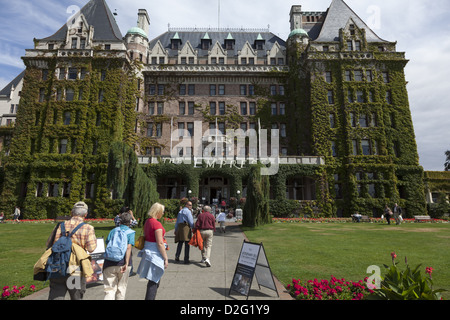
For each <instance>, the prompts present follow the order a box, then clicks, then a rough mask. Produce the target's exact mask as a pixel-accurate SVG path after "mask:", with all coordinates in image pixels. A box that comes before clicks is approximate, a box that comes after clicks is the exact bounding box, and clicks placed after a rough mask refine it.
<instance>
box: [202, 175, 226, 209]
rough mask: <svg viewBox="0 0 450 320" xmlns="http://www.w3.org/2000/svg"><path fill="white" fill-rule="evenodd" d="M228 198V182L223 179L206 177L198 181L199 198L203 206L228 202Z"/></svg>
mask: <svg viewBox="0 0 450 320" xmlns="http://www.w3.org/2000/svg"><path fill="white" fill-rule="evenodd" d="M229 197H230V189H229V181H228V179H227V178H224V177H206V178H203V179H201V180H200V184H199V198H200V201H201V202H202V203H203V204H218V203H220V202H221V201H222V200H225V201H227V202H228V198H229Z"/></svg>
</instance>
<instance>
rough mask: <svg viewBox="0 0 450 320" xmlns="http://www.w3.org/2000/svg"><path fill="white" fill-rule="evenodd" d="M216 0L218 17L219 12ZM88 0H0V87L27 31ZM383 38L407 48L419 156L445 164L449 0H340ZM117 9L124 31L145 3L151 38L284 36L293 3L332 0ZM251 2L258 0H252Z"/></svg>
mask: <svg viewBox="0 0 450 320" xmlns="http://www.w3.org/2000/svg"><path fill="white" fill-rule="evenodd" d="M219 1H220V19H219ZM87 2H88V0H33V1H31V0H14V1H11V0H0V30H2V32H1V33H0V88H3V87H4V86H5V85H6V84H7V83H8V82H10V81H11V80H12V79H13V78H14V77H15V76H17V75H18V74H19V73H20V72H21V71H22V70H23V69H24V66H23V62H22V60H21V58H20V57H22V56H23V55H24V54H25V49H31V48H33V38H44V37H47V36H49V35H52V34H53V33H54V32H55V31H57V30H58V29H59V28H60V27H61V26H62V25H63V24H64V23H65V22H66V20H67V19H68V18H69V17H70V16H71V15H72V14H73V13H75V12H73V10H75V9H79V8H81V7H83V6H84V5H85V4H86V3H87ZM345 2H346V3H347V4H348V5H349V6H350V7H351V8H352V9H353V10H354V11H355V12H356V13H357V14H358V15H359V16H360V17H361V18H362V19H363V20H364V21H365V22H366V23H367V24H368V25H369V26H370V27H371V28H372V29H373V30H374V31H375V33H377V34H378V35H379V36H380V37H381V38H383V39H385V40H388V41H397V50H398V51H402V52H406V58H407V59H408V60H410V61H409V63H408V65H407V66H406V69H405V72H406V80H407V81H408V87H407V88H408V92H409V101H410V108H411V113H412V118H413V123H414V129H415V133H416V141H417V145H418V150H419V157H420V164H421V165H422V166H423V167H424V169H425V170H436V171H440V170H443V168H444V166H443V164H444V161H445V155H444V153H445V151H446V150H450V137H449V136H450V121H449V119H450V103H449V99H448V96H447V94H448V92H449V91H450V81H449V79H450V78H449V75H448V74H449V71H450V32H449V30H450V22H449V21H450V20H449V19H448V16H450V1H448V0H433V1H425V0H393V1H386V0H367V1H366V0H346V1H345ZM107 3H108V5H109V7H110V9H111V10H112V11H113V12H114V11H116V10H117V13H118V15H117V18H116V20H117V23H118V25H119V27H120V29H121V31H122V34H125V33H126V31H127V30H128V29H129V28H131V27H133V26H135V25H136V20H137V11H138V9H140V8H145V9H147V11H148V13H149V15H150V20H151V25H150V38H155V37H156V36H158V35H160V34H162V33H164V32H165V31H167V28H168V25H170V26H171V27H217V26H219V21H220V27H233V28H236V27H244V28H267V27H268V26H269V28H270V31H271V32H273V33H275V34H276V35H278V36H279V37H281V38H283V39H286V38H287V36H288V34H289V31H290V30H289V12H290V9H291V6H292V5H302V9H303V10H304V11H325V10H326V9H327V8H328V7H329V5H330V3H331V0H296V1H294V0H277V1H273V0H270V1H269V0H259V1H257V2H255V1H248V0H184V1H182V0H164V1H161V0H128V1H123V0H107ZM255 3H256V4H255Z"/></svg>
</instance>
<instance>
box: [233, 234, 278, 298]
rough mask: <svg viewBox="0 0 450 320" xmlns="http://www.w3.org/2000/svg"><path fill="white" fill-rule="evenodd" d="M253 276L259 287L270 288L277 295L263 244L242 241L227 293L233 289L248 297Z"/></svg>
mask: <svg viewBox="0 0 450 320" xmlns="http://www.w3.org/2000/svg"><path fill="white" fill-rule="evenodd" d="M254 276H256V281H257V282H258V285H259V287H260V288H261V286H263V287H266V288H269V289H272V290H274V291H275V292H276V293H277V296H279V295H278V291H277V288H276V286H275V282H274V280H273V275H272V271H271V270H270V266H269V262H268V261H267V257H266V252H265V251H264V246H263V244H262V243H260V244H257V243H251V242H247V241H244V243H243V244H242V248H241V253H240V254H239V259H238V262H237V265H236V270H235V272H234V276H233V281H232V283H231V287H230V291H229V294H230V293H231V290H234V291H236V292H239V293H240V294H242V295H245V296H247V299H248V295H249V291H250V288H251V286H252V281H253V277H254Z"/></svg>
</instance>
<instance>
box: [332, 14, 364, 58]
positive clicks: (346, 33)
mask: <svg viewBox="0 0 450 320" xmlns="http://www.w3.org/2000/svg"><path fill="white" fill-rule="evenodd" d="M339 35H340V42H341V48H342V51H363V50H365V49H366V47H367V42H366V30H365V29H361V28H360V27H358V25H357V24H356V23H355V21H354V20H353V19H351V18H350V19H348V21H347V24H346V26H345V27H344V28H342V29H340V30H339Z"/></svg>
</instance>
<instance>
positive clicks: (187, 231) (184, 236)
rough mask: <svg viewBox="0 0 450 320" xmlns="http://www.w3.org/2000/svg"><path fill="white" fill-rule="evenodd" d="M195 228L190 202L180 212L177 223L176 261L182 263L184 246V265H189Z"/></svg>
mask: <svg viewBox="0 0 450 320" xmlns="http://www.w3.org/2000/svg"><path fill="white" fill-rule="evenodd" d="M193 227H194V218H193V217H192V202H191V201H188V202H187V203H186V206H185V207H184V208H183V209H181V210H180V212H178V215H177V221H176V222H175V243H178V245H177V251H176V252H175V261H180V254H181V250H182V249H183V244H184V263H185V264H188V263H189V241H190V240H191V237H192V228H193Z"/></svg>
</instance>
